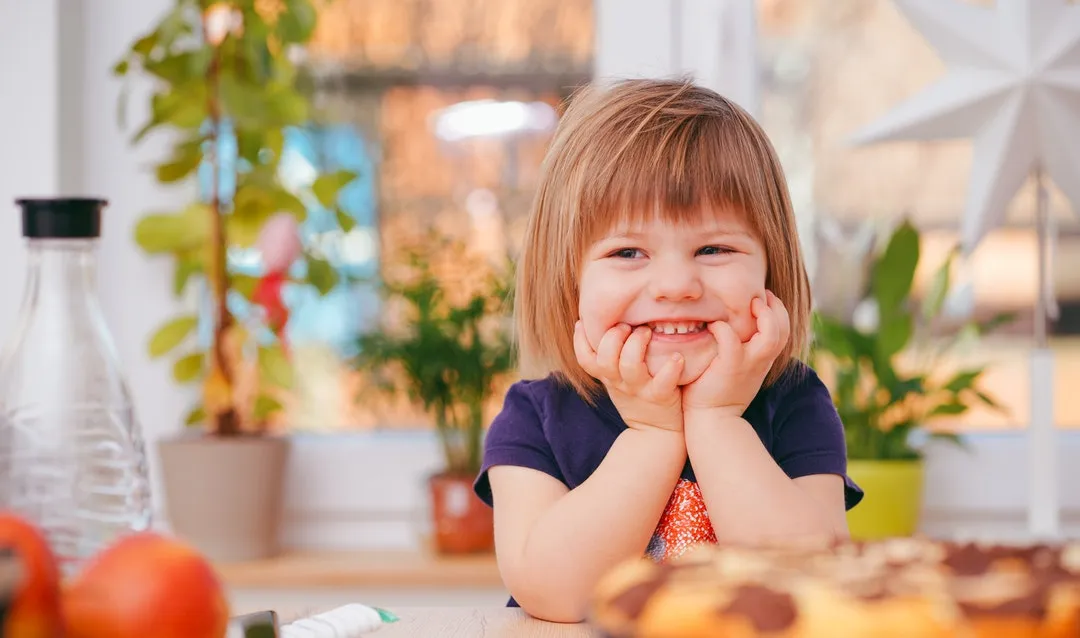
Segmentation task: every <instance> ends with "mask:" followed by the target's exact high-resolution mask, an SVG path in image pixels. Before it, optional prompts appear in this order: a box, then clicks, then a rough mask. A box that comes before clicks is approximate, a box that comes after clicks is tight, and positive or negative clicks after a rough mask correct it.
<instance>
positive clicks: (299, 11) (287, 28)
mask: <svg viewBox="0 0 1080 638" xmlns="http://www.w3.org/2000/svg"><path fill="white" fill-rule="evenodd" d="M285 6H286V10H285V11H284V12H282V14H281V15H280V16H278V23H277V31H278V35H279V36H280V37H281V39H282V40H283V41H284V42H287V43H304V42H307V41H308V39H309V38H311V34H312V33H314V31H315V25H316V23H317V21H318V19H317V18H318V15H317V13H316V12H315V8H314V7H313V6H312V5H311V2H310V1H309V0H286V1H285Z"/></svg>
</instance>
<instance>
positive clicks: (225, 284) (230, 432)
mask: <svg viewBox="0 0 1080 638" xmlns="http://www.w3.org/2000/svg"><path fill="white" fill-rule="evenodd" d="M204 29H205V26H204ZM220 75H221V54H220V49H219V48H218V47H217V46H214V55H213V57H212V58H211V60H210V67H209V69H208V70H207V83H208V85H209V91H208V98H207V110H208V111H209V114H210V125H211V126H210V148H209V151H208V157H209V160H210V168H211V173H212V178H211V190H210V220H211V223H210V261H211V263H210V264H209V268H208V271H209V272H210V274H211V275H212V277H213V279H214V281H212V282H211V289H212V290H213V293H214V294H213V297H214V301H213V303H214V310H215V311H216V312H215V317H214V334H213V340H212V342H211V343H212V345H211V348H212V356H213V361H212V363H211V366H214V367H217V369H218V370H219V371H220V372H221V377H222V379H223V381H224V382H225V387H227V388H228V390H229V404H228V406H227V407H226V408H225V409H224V410H223V411H219V412H216V413H214V414H208V415H207V417H208V418H209V419H210V422H211V430H212V432H213V433H215V434H218V435H221V436H235V435H237V434H239V433H240V419H239V416H238V415H237V412H236V405H235V402H234V398H233V379H234V374H233V369H232V362H231V361H230V360H229V355H228V353H227V352H226V350H225V348H226V343H225V336H226V335H227V333H228V330H229V328H231V327H232V324H233V317H232V314H230V313H229V306H228V294H229V273H228V264H227V262H226V248H227V246H226V236H225V216H224V215H222V213H221V193H220V190H221V176H220V170H221V167H220V165H219V163H220V162H219V158H218V152H217V150H218V141H219V135H220V132H221V119H222V118H221V106H220V96H219V95H218V81H219V78H220Z"/></svg>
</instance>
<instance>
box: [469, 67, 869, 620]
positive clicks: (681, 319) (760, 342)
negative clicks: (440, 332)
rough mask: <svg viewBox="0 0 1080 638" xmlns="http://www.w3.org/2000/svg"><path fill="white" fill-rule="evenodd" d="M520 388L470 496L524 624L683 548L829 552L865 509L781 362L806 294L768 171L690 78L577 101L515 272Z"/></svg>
mask: <svg viewBox="0 0 1080 638" xmlns="http://www.w3.org/2000/svg"><path fill="white" fill-rule="evenodd" d="M518 269H519V279H518V288H517V293H516V304H517V307H516V315H517V318H516V321H517V327H518V335H517V336H518V340H519V347H520V356H521V360H522V363H523V365H525V366H526V367H530V368H533V369H534V371H535V374H534V375H532V376H533V377H534V378H533V379H531V380H524V381H520V382H518V383H516V384H514V385H513V386H512V387H511V389H510V390H509V392H508V393H507V395H506V399H505V405H504V407H503V410H502V412H501V413H500V414H499V415H498V417H497V418H496V419H495V420H494V422H493V423H492V425H491V428H490V430H489V432H488V435H487V439H486V443H485V453H484V462H483V468H482V470H481V473H480V476H479V477H478V479H477V481H476V486H475V487H476V492H477V494H478V495H479V496H480V498H482V499H483V500H484V501H485V502H487V503H488V504H490V505H492V506H493V507H494V514H495V537H496V553H497V556H498V563H499V570H500V573H501V574H502V577H503V580H504V582H505V584H506V586H507V587H508V588H509V590H510V592H511V594H512V597H513V598H512V600H511V603H510V604H511V605H516V604H520V605H521V607H523V608H524V610H525V611H526V612H528V613H529V614H531V615H533V616H536V617H539V618H543V619H547V620H552V621H562V622H576V621H580V620H582V619H583V617H584V615H585V613H586V609H587V605H588V601H589V597H590V595H591V592H592V588H593V587H594V585H595V583H596V581H597V580H598V578H599V577H600V576H601V575H603V573H604V572H606V571H607V570H608V569H609V568H611V567H612V566H613V565H614V564H615V563H617V562H620V561H623V560H625V559H628V558H630V557H633V556H642V555H643V554H647V555H649V556H651V557H653V558H654V559H656V560H667V559H670V558H672V557H675V556H678V555H679V554H680V553H681V552H682V551H684V550H685V549H686V548H687V547H688V546H689V545H691V544H693V543H700V542H722V543H741V544H764V543H789V542H819V541H820V542H830V541H832V540H834V539H837V538H843V537H845V536H846V534H847V528H846V525H845V512H846V509H847V508H850V507H853V506H854V505H855V504H856V503H857V502H858V501H859V499H860V498H861V495H862V493H861V491H860V490H859V488H858V487H856V486H855V485H854V484H853V483H851V481H850V480H848V479H847V478H846V470H847V463H846V450H845V447H844V433H843V428H842V425H841V423H840V420H839V418H838V416H837V413H836V411H835V409H834V408H833V403H832V400H831V398H830V396H829V393H828V391H827V390H826V388H825V386H824V385H823V384H822V383H821V381H820V380H819V379H818V377H817V375H816V374H815V373H814V372H813V371H812V370H811V369H810V368H808V367H807V366H806V365H804V364H802V363H801V362H800V361H799V359H798V357H799V356H800V355H801V354H802V353H803V351H804V350H805V348H806V344H807V341H808V324H809V315H810V290H809V287H808V283H807V276H806V272H805V270H804V266H803V262H802V256H801V254H800V249H799V240H798V236H797V234H796V228H795V219H794V215H793V213H792V209H791V203H790V200H789V197H788V194H787V188H786V186H785V183H784V175H783V171H782V169H781V167H780V163H779V161H778V160H777V158H776V155H775V152H774V151H773V149H772V146H771V145H770V143H769V141H768V139H767V138H766V136H765V134H764V132H763V131H762V130H761V128H760V127H759V126H758V125H757V124H756V123H755V122H754V121H753V119H752V118H751V117H750V116H749V115H748V114H747V113H745V112H744V111H743V110H742V109H740V108H739V107H738V106H736V105H735V104H733V103H732V102H730V101H728V100H725V99H724V98H722V97H721V96H719V95H717V94H716V93H714V92H712V91H710V90H707V89H704V88H701V87H698V86H695V85H693V84H692V83H689V82H676V81H661V80H632V81H624V82H621V83H618V84H616V85H614V86H612V87H608V88H591V89H587V90H585V91H583V92H581V93H579V94H578V95H577V96H576V97H575V98H574V99H573V100H572V102H571V104H570V105H569V107H568V109H567V111H566V113H565V114H564V116H563V118H562V119H561V121H560V124H559V127H558V130H557V131H556V133H555V137H554V139H553V141H552V143H551V146H550V150H549V152H548V156H547V158H546V160H545V162H544V165H543V173H542V177H541V180H540V186H539V190H538V192H537V195H536V199H535V202H534V206H533V210H532V215H531V219H530V221H529V225H528V228H527V231H526V234H525V243H524V248H523V252H522V255H521V258H520V261H519V263H518Z"/></svg>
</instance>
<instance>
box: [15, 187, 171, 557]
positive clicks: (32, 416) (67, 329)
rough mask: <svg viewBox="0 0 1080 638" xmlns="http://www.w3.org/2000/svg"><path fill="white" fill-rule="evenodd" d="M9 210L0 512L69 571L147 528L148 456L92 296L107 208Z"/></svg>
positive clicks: (61, 201)
mask: <svg viewBox="0 0 1080 638" xmlns="http://www.w3.org/2000/svg"><path fill="white" fill-rule="evenodd" d="M17 203H18V205H19V206H20V207H21V209H22V234H23V237H24V238H25V240H26V250H27V263H26V276H25V283H24V288H23V297H22V303H21V308H20V310H19V314H18V316H17V320H16V323H15V328H14V331H13V333H12V334H11V336H10V338H9V340H8V342H7V344H6V346H5V348H4V351H3V356H2V358H0V509H5V510H12V511H14V512H16V513H18V514H20V515H22V516H24V517H25V518H27V519H28V520H30V521H31V522H33V523H35V524H37V525H39V526H40V527H41V528H42V529H43V530H44V531H45V533H46V534H47V535H48V537H49V540H50V542H51V544H52V547H53V550H54V551H55V552H56V555H57V557H58V559H59V560H60V563H61V565H62V567H63V569H64V571H65V573H68V574H70V573H71V572H73V571H74V570H76V569H77V568H78V567H79V566H80V564H81V563H82V561H83V560H85V559H86V558H88V557H89V556H90V555H92V554H93V553H95V552H97V551H98V550H100V549H101V548H103V547H104V546H105V545H107V544H109V543H110V542H112V541H113V540H115V539H116V538H117V537H118V536H119V535H121V534H125V533H128V532H131V531H139V530H143V529H147V528H148V527H149V526H150V522H151V501H150V486H149V478H148V472H147V464H146V451H145V447H144V444H143V439H142V433H141V431H140V427H139V425H138V424H137V422H136V420H135V417H134V414H133V410H132V404H131V396H130V394H129V392H128V388H127V384H126V381H125V379H124V375H123V373H122V371H121V367H120V364H119V359H118V357H117V354H116V349H115V347H114V345H113V340H112V337H111V335H110V333H109V329H108V327H107V326H106V323H105V318H104V315H103V313H102V310H101V305H100V303H99V301H98V292H97V273H96V266H97V250H98V238H99V237H100V233H101V215H102V211H103V209H104V208H105V205H106V202H105V201H103V200H97V199H71V198H49V199H20V200H18V201H17Z"/></svg>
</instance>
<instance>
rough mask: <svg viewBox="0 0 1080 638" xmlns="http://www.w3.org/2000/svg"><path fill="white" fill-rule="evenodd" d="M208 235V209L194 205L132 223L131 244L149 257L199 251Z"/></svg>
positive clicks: (200, 205) (204, 206) (145, 217)
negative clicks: (133, 226)
mask: <svg viewBox="0 0 1080 638" xmlns="http://www.w3.org/2000/svg"><path fill="white" fill-rule="evenodd" d="M209 234H210V210H209V208H208V207H207V206H206V205H205V204H202V203H194V204H192V205H190V206H188V207H187V208H185V209H184V210H183V211H181V212H180V213H178V214H168V213H157V214H150V215H146V216H144V217H143V218H142V219H140V220H139V221H138V223H137V224H135V243H137V244H138V245H139V247H141V248H142V249H143V250H145V251H146V252H148V253H150V254H155V253H164V252H176V251H180V250H189V249H194V248H199V247H201V246H202V245H203V243H204V242H205V241H206V238H207V237H208V236H209Z"/></svg>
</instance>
